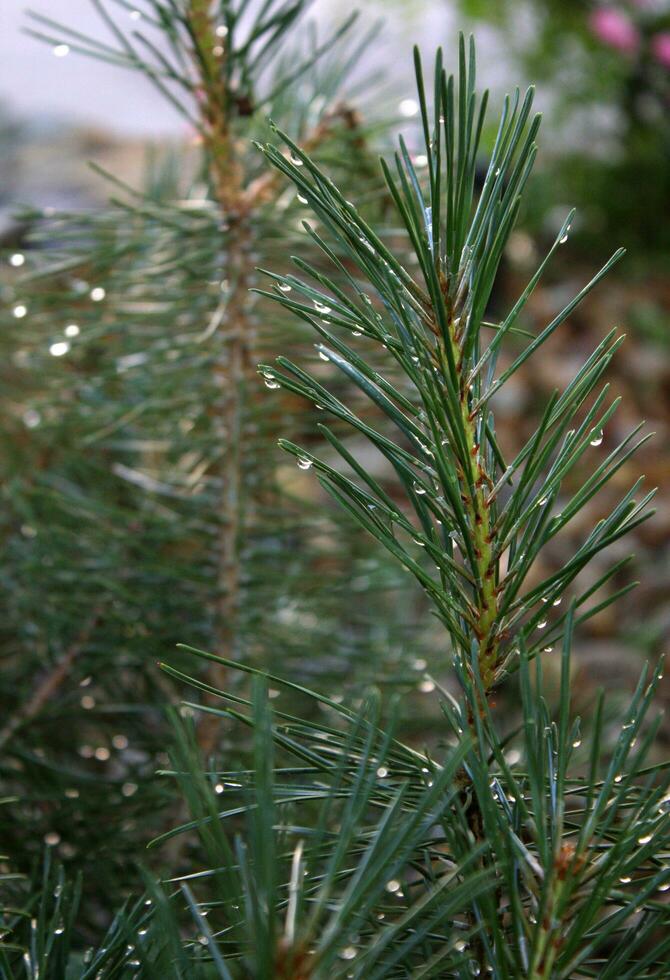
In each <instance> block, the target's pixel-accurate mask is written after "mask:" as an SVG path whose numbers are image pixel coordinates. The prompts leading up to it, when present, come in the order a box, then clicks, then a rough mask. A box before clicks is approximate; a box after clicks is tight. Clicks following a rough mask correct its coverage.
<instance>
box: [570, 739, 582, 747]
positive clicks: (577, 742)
mask: <svg viewBox="0 0 670 980" xmlns="http://www.w3.org/2000/svg"><path fill="white" fill-rule="evenodd" d="M581 744H582V740H581V738H576V739H575V740H574V742H573V743H572V747H573V749H578V748H579V746H580V745H581Z"/></svg>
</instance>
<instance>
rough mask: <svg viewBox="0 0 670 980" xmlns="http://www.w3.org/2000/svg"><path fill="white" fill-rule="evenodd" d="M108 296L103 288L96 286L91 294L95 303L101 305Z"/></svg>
mask: <svg viewBox="0 0 670 980" xmlns="http://www.w3.org/2000/svg"><path fill="white" fill-rule="evenodd" d="M106 295H107V292H106V290H105V289H103V288H102V286H95V287H94V288H93V289H92V290H91V293H90V296H91V299H92V300H93V302H94V303H100V302H101V301H102V300H103V299H104V298H105V296H106Z"/></svg>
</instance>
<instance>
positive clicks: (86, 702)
mask: <svg viewBox="0 0 670 980" xmlns="http://www.w3.org/2000/svg"><path fill="white" fill-rule="evenodd" d="M81 706H82V708H84V709H85V710H86V711H90V710H91V708H95V698H94V697H91V695H90V694H85V695H84V696H83V698H82V699H81Z"/></svg>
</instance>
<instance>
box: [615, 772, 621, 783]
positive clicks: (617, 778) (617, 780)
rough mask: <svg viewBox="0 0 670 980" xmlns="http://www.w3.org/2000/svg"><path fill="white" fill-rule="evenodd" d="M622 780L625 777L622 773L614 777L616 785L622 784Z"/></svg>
mask: <svg viewBox="0 0 670 980" xmlns="http://www.w3.org/2000/svg"><path fill="white" fill-rule="evenodd" d="M622 779H623V776H622V775H621V773H619V775H618V776H615V777H614V782H615V783H620V782H621V780H622Z"/></svg>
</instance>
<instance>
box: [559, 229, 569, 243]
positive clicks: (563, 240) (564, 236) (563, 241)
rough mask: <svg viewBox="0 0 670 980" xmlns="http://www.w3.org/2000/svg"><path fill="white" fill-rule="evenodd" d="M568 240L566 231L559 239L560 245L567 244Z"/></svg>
mask: <svg viewBox="0 0 670 980" xmlns="http://www.w3.org/2000/svg"><path fill="white" fill-rule="evenodd" d="M567 240H568V233H567V231H566V233H565V234H564V235H563V237H562V238H560V239H559V241H558V244H559V245H565V243H566V242H567Z"/></svg>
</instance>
